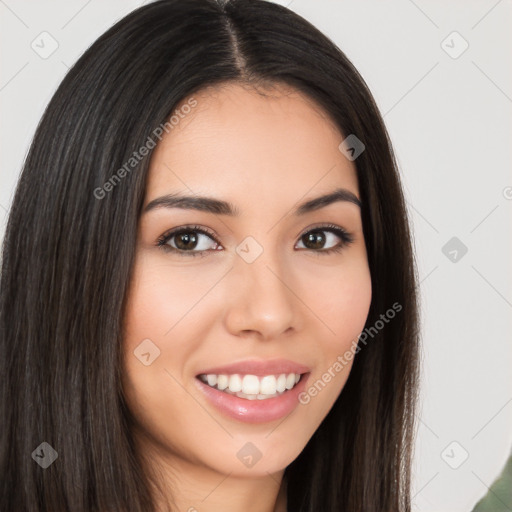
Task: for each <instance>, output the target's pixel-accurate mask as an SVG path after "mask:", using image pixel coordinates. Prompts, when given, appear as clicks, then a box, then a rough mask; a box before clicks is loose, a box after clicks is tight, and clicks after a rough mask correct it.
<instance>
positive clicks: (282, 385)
mask: <svg viewBox="0 0 512 512" xmlns="http://www.w3.org/2000/svg"><path fill="white" fill-rule="evenodd" d="M285 389H286V375H285V374H284V373H283V374H281V375H279V377H278V378H277V391H279V393H282V392H283V391H284V390H285Z"/></svg>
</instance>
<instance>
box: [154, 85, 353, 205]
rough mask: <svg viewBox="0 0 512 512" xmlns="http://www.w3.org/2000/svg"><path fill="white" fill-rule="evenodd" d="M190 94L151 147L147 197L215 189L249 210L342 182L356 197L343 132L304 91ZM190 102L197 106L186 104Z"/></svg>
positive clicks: (235, 88) (236, 88) (237, 89)
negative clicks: (342, 145) (342, 149)
mask: <svg viewBox="0 0 512 512" xmlns="http://www.w3.org/2000/svg"><path fill="white" fill-rule="evenodd" d="M192 98H193V100H195V102H194V103H191V101H190V98H187V99H186V100H184V101H183V102H181V104H180V105H178V106H177V108H176V110H175V112H178V113H179V112H181V114H180V115H179V122H177V123H176V124H174V125H173V128H172V129H171V130H170V131H169V133H165V132H164V136H163V137H162V140H161V141H160V142H159V144H158V145H157V147H156V148H155V151H154V152H153V155H152V158H151V164H150V170H149V176H148V187H147V196H148V197H147V200H148V201H149V200H151V199H152V198H154V197H155V196H156V195H158V194H162V193H170V192H173V191H187V192H189V193H190V192H191V193H197V194H210V195H213V194H214V193H215V195H217V196H222V198H224V199H228V200H231V202H233V203H234V204H237V205H239V207H240V208H241V209H242V210H243V209H244V205H247V206H250V205H251V204H253V203H254V202H255V201H265V202H267V201H268V202H269V203H272V204H273V203H275V202H276V201H279V202H283V203H286V204H293V203H295V202H297V201H298V200H300V199H301V198H302V197H304V196H307V194H308V191H311V192H312V193H313V192H315V193H316V192H322V191H330V190H332V189H334V188H336V187H343V188H346V189H348V190H350V191H352V192H353V193H354V194H356V195H358V182H357V175H356V168H355V165H354V163H353V162H350V161H349V160H347V159H346V158H345V156H344V155H343V154H342V153H341V152H340V151H339V149H338V146H339V144H340V142H341V141H342V140H343V138H344V136H343V134H341V133H340V131H339V130H338V128H337V127H336V125H335V124H334V123H333V122H332V120H331V119H330V118H329V116H328V115H327V114H326V113H325V112H324V111H323V110H322V108H321V107H319V106H318V105H317V104H316V103H315V102H314V101H313V100H311V99H310V98H309V97H307V96H305V95H304V94H302V93H300V92H298V91H296V90H294V89H291V88H289V87H286V86H279V87H278V88H276V89H273V90H272V91H265V94H260V93H259V92H258V91H255V90H253V89H248V88H247V87H243V86H241V85H238V84H227V85H226V84H224V85H222V86H217V87H215V88H208V89H205V90H202V91H200V92H199V93H196V94H194V95H193V96H192ZM187 102H188V104H189V105H190V104H192V105H195V106H193V108H190V109H189V108H187V109H182V108H181V107H182V106H183V105H185V104H186V103H187ZM185 112H186V113H185ZM146 202H147V201H146Z"/></svg>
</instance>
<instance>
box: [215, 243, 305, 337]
mask: <svg viewBox="0 0 512 512" xmlns="http://www.w3.org/2000/svg"><path fill="white" fill-rule="evenodd" d="M264 255H265V257H264ZM283 266H284V265H283V262H282V261H279V258H278V257H270V256H269V255H268V252H267V254H266V253H265V252H264V253H263V255H262V256H260V257H259V258H258V259H257V260H256V261H254V262H252V263H247V262H246V261H244V260H243V259H242V258H236V259H235V263H234V268H233V270H232V271H231V272H229V273H228V276H227V280H228V281H227V283H226V285H227V287H228V288H227V290H228V291H227V294H226V295H227V300H226V308H225V316H224V322H225V327H226V329H227V330H228V331H229V332H230V333H231V334H233V335H235V336H239V337H247V336H256V337H258V338H260V339H262V340H272V339H276V338H278V337H280V336H283V335H289V334H290V333H291V332H292V331H293V330H296V329H298V328H299V325H298V307H299V305H300V300H299V299H298V298H297V296H296V294H295V293H294V290H293V289H294V283H293V278H292V275H291V272H289V271H286V272H285V271H284V269H283Z"/></svg>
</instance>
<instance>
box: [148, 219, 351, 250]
mask: <svg viewBox="0 0 512 512" xmlns="http://www.w3.org/2000/svg"><path fill="white" fill-rule="evenodd" d="M317 231H320V232H321V231H327V232H329V233H333V234H335V235H336V236H338V237H339V238H340V239H341V240H342V241H341V242H340V243H339V244H338V245H335V246H334V247H331V248H330V249H318V250H315V249H302V250H306V251H310V252H316V253H318V255H320V254H322V255H327V254H332V253H339V252H341V251H342V250H343V249H345V247H347V246H348V245H350V244H351V243H352V242H353V241H354V237H353V235H352V234H351V233H349V232H348V231H346V230H345V229H343V228H340V227H339V226H336V225H334V224H327V225H325V226H318V227H315V228H312V229H310V230H309V231H305V232H304V233H302V234H301V235H300V237H299V239H301V238H302V237H303V236H304V235H307V234H308V233H312V232H317ZM190 232H194V233H201V234H203V235H206V236H208V237H210V238H211V239H212V240H213V241H214V242H215V243H217V244H219V242H217V240H216V239H215V235H214V234H213V233H212V232H211V231H209V230H207V229H205V228H202V227H200V226H182V227H179V228H175V229H172V230H170V231H167V232H165V233H164V234H163V235H161V236H160V237H159V238H158V240H157V243H156V245H157V247H160V248H161V249H162V250H163V251H165V252H174V253H177V254H178V255H179V256H192V257H195V256H200V257H204V256H206V255H207V253H209V252H212V251H215V249H208V250H203V251H184V250H181V249H176V248H175V247H171V246H170V245H167V242H168V241H169V240H170V239H171V238H172V237H174V236H177V235H180V234H182V233H190ZM219 245H220V244H219Z"/></svg>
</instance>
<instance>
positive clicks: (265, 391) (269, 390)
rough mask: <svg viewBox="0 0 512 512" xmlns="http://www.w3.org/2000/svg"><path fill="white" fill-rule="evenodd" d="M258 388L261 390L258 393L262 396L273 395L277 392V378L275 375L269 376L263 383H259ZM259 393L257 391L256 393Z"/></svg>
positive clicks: (264, 378)
mask: <svg viewBox="0 0 512 512" xmlns="http://www.w3.org/2000/svg"><path fill="white" fill-rule="evenodd" d="M258 387H259V388H260V389H259V390H258V391H259V392H260V393H261V394H262V395H273V394H274V393H275V392H276V390H277V387H276V378H275V377H274V376H273V375H267V376H266V377H263V378H262V379H261V383H258ZM258 391H256V393H257V392H258Z"/></svg>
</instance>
